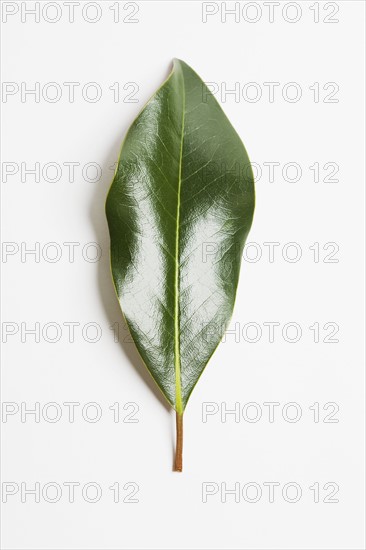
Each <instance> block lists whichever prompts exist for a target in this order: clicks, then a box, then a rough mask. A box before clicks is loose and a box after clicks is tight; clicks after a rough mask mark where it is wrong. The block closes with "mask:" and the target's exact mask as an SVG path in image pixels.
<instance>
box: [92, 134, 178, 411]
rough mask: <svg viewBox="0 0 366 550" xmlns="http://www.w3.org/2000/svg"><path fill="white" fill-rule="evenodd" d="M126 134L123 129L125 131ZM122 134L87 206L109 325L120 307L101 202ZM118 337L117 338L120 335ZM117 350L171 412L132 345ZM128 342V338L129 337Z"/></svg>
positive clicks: (119, 315)
mask: <svg viewBox="0 0 366 550" xmlns="http://www.w3.org/2000/svg"><path fill="white" fill-rule="evenodd" d="M126 131H127V129H126ZM124 134H125V132H124V133H123V135H122V136H120V138H119V139H118V140H116V141H115V143H114V144H113V146H112V147H111V149H110V151H109V154H108V155H107V157H106V158H105V161H104V162H103V164H102V166H101V168H102V177H101V179H100V181H99V182H98V184H97V187H96V191H95V193H94V194H93V196H92V200H91V205H90V220H91V223H92V226H93V228H94V231H95V234H96V242H98V243H99V245H100V247H101V249H102V256H101V258H100V260H99V262H98V274H97V284H98V289H99V295H100V299H101V302H102V305H103V308H104V311H105V314H106V316H107V318H108V321H109V323H110V325H112V324H113V323H115V322H116V321H118V322H120V321H121V320H122V321H123V317H122V313H121V309H120V305H119V303H118V300H117V297H116V293H115V290H114V288H113V282H112V277H111V272H110V261H109V243H110V241H109V230H108V224H107V219H106V216H105V200H106V197H107V194H108V190H109V187H110V185H111V183H112V179H113V173H114V169H113V168H112V167H113V165H114V164H115V163H116V162H117V159H118V155H119V151H120V148H121V144H122V138H123V136H124ZM120 336H121V335H120ZM119 340H120V341H119V343H120V347H121V349H122V351H123V353H124V355H125V357H126V358H127V359H128V362H129V364H130V365H131V366H132V367H133V368H134V369H135V370H136V372H137V374H138V375H139V377H140V378H141V380H142V381H143V382H144V383H145V384H146V386H147V387H148V388H149V389H150V390H151V392H152V393H153V394H154V396H155V397H156V398H157V399H158V400H159V402H160V403H161V405H162V406H163V407H164V408H165V410H166V411H168V412H171V411H172V409H171V407H170V405H169V404H168V403H167V401H166V400H165V398H164V396H163V394H162V393H161V391H160V389H159V388H158V386H157V384H156V383H155V381H154V379H153V378H152V376H151V375H150V373H149V372H148V370H147V368H146V366H145V365H144V363H143V361H142V359H141V357H140V355H139V353H138V351H137V349H136V346H135V344H134V343H133V342H132V341H130V342H126V341H123V338H121V337H120V338H119ZM131 340H132V338H131Z"/></svg>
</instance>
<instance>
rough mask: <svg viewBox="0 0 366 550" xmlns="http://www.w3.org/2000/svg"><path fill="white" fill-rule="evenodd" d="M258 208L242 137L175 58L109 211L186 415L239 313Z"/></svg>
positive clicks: (114, 254)
mask: <svg viewBox="0 0 366 550" xmlns="http://www.w3.org/2000/svg"><path fill="white" fill-rule="evenodd" d="M238 116H239V115H238ZM253 211H254V183H253V175H252V171H251V168H250V163H249V159H248V156H247V153H246V151H245V148H244V145H243V143H242V142H241V140H240V138H239V136H238V134H237V133H236V131H235V130H234V128H233V127H232V125H231V124H230V122H229V120H228V119H227V117H226V115H225V114H224V112H223V111H222V109H221V107H220V105H219V104H218V102H217V101H216V99H215V98H214V96H213V95H212V94H211V93H210V91H209V90H208V88H207V87H206V86H205V84H204V83H203V82H202V80H201V79H200V78H199V76H198V75H197V74H196V73H195V72H194V71H193V70H192V69H191V68H190V67H189V66H188V65H187V64H186V63H184V62H183V61H179V60H174V66H173V71H172V72H171V74H170V75H169V77H168V78H167V80H166V81H165V82H164V83H163V84H162V86H161V87H160V88H159V89H158V90H157V92H156V93H155V94H154V96H153V97H152V98H151V99H150V100H149V101H148V103H147V104H146V105H145V107H144V108H143V110H142V112H141V113H140V114H139V115H138V117H137V118H136V120H135V121H134V122H133V124H132V125H131V127H130V129H129V130H128V133H127V135H126V138H125V140H124V142H123V145H122V149H121V153H120V157H119V161H118V165H117V169H116V173H115V176H114V180H113V183H112V186H111V188H110V191H109V194H108V198H107V203H106V213H107V218H108V224H109V230H110V236H111V267H112V275H113V280H114V284H115V288H116V292H117V296H118V299H119V301H120V304H121V308H122V311H123V313H124V316H125V319H126V322H127V324H128V327H129V329H130V331H131V335H132V337H133V339H134V342H135V344H136V346H137V349H138V351H139V353H140V355H141V357H142V359H143V361H144V363H145V364H146V366H147V368H148V369H149V371H150V373H151V374H152V376H153V377H154V379H155V381H156V382H157V384H158V386H159V387H160V389H161V390H162V392H163V394H164V395H165V397H166V399H167V400H168V401H169V403H170V404H171V405H172V407H174V408H175V409H176V411H177V413H179V414H180V415H181V414H182V413H183V410H184V408H185V406H186V404H187V401H188V398H189V396H190V394H191V392H192V390H193V388H194V386H195V384H196V383H197V381H198V379H199V377H200V375H201V373H202V371H203V369H204V368H205V366H206V364H207V362H208V360H209V359H210V357H211V355H212V354H213V352H214V351H215V349H216V347H217V345H218V344H219V342H220V340H221V337H222V335H223V333H224V331H225V328H226V326H227V323H228V322H229V320H230V317H231V315H232V310H233V306H234V301H235V294H236V288H237V283H238V277H239V271H240V263H241V256H242V251H243V246H244V243H245V239H246V237H247V235H248V232H249V229H250V226H251V223H252V217H253Z"/></svg>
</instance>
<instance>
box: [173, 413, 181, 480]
mask: <svg viewBox="0 0 366 550" xmlns="http://www.w3.org/2000/svg"><path fill="white" fill-rule="evenodd" d="M176 428H177V444H176V447H175V464H174V471H175V472H181V471H182V470H183V413H182V414H179V413H178V412H177V413H176Z"/></svg>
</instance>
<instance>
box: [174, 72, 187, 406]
mask: <svg viewBox="0 0 366 550" xmlns="http://www.w3.org/2000/svg"><path fill="white" fill-rule="evenodd" d="M182 79H183V74H182ZM184 115H185V89H184V82H183V111H182V137H181V141H180V156H179V176H178V200H177V225H176V232H175V273H174V368H175V406H176V410H177V412H178V413H179V414H183V403H182V388H181V378H180V345H179V343H180V338H179V336H180V335H179V225H180V191H181V184H182V158H183V136H184Z"/></svg>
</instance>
